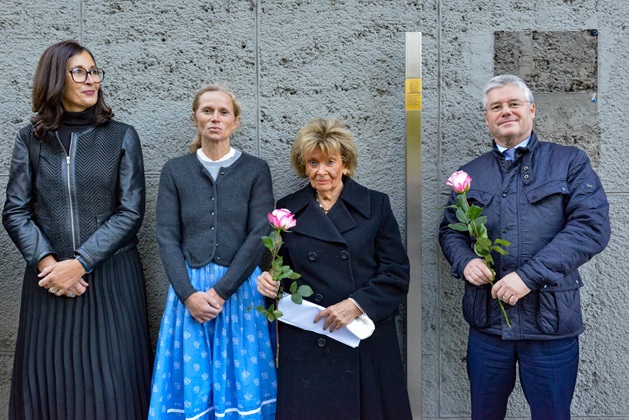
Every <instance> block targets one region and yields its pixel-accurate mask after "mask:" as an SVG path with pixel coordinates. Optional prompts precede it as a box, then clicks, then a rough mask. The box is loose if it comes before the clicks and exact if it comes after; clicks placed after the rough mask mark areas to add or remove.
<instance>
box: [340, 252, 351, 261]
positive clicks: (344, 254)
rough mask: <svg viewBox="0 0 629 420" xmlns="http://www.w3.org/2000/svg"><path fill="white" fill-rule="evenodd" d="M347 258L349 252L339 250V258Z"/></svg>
mask: <svg viewBox="0 0 629 420" xmlns="http://www.w3.org/2000/svg"><path fill="white" fill-rule="evenodd" d="M348 258H349V253H348V252H347V251H341V259H342V260H343V261H347V259H348Z"/></svg>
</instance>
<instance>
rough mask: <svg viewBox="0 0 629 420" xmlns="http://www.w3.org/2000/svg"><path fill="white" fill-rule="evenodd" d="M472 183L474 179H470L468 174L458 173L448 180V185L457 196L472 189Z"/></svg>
mask: <svg viewBox="0 0 629 420" xmlns="http://www.w3.org/2000/svg"><path fill="white" fill-rule="evenodd" d="M471 183H472V177H470V176H469V175H468V174H467V172H463V171H456V172H455V173H453V174H452V175H450V178H448V182H446V185H448V186H450V187H452V189H453V190H454V192H456V193H457V194H461V193H464V192H467V191H468V190H469V189H470V184H471Z"/></svg>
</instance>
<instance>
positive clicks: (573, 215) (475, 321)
mask: <svg viewBox="0 0 629 420" xmlns="http://www.w3.org/2000/svg"><path fill="white" fill-rule="evenodd" d="M461 170H463V171H465V172H467V173H468V174H469V175H470V176H471V177H472V184H471V189H470V190H469V191H468V192H467V199H468V202H469V203H470V204H476V205H478V206H480V207H483V213H482V215H484V216H487V218H488V219H487V224H486V226H487V231H488V233H489V237H490V239H492V240H494V239H496V238H502V239H505V240H507V241H510V242H511V245H510V246H509V247H507V248H506V250H507V251H508V252H509V254H508V255H504V256H503V255H497V254H496V255H493V257H494V261H495V263H496V264H495V267H494V268H495V270H496V280H500V279H501V278H502V277H504V276H505V275H507V274H509V273H511V272H513V271H515V272H516V273H517V274H518V275H519V276H520V277H521V278H522V280H523V281H524V283H525V284H526V285H527V286H528V288H529V289H531V292H530V293H529V294H528V295H526V296H524V297H523V298H522V299H520V300H519V301H518V303H517V304H516V305H515V306H511V305H505V308H506V310H507V313H508V316H509V320H510V322H511V324H512V328H508V327H507V326H506V324H505V323H504V320H503V317H502V315H501V313H500V308H499V306H498V302H497V301H496V300H495V299H492V298H491V293H490V290H491V287H490V286H489V285H484V286H480V287H479V286H474V285H472V284H471V283H469V282H467V281H466V282H465V294H464V297H463V314H464V317H465V319H466V321H467V322H468V323H469V324H470V325H471V326H472V327H475V328H478V329H480V330H481V331H483V332H486V333H489V334H494V335H501V336H502V338H503V339H512V340H513V339H515V340H519V339H542V340H543V339H556V338H562V337H569V336H575V335H578V334H580V333H581V332H582V331H583V320H582V317H581V302H580V294H579V289H580V288H581V286H582V285H583V282H582V281H581V276H580V275H579V272H578V271H577V269H578V268H579V267H580V266H581V265H582V264H584V263H585V262H587V261H588V260H589V259H590V258H592V257H593V256H594V255H596V254H598V253H599V252H601V251H602V250H603V249H604V248H605V246H607V243H608V241H609V237H610V232H611V228H610V224H609V204H608V202H607V198H606V196H605V191H604V190H603V186H602V185H601V182H600V180H599V179H598V176H597V175H596V173H595V172H594V171H593V170H592V167H591V166H590V160H589V159H588V156H587V155H586V154H585V152H583V151H582V150H579V149H577V148H575V147H566V146H561V145H558V144H553V143H546V142H541V141H539V139H538V138H537V135H536V134H535V133H532V135H531V140H530V141H529V144H528V146H527V147H525V148H518V149H517V150H516V156H515V161H514V162H513V164H512V165H510V166H507V165H506V164H505V161H504V156H503V155H502V153H500V152H499V151H498V149H497V148H496V146H495V145H494V150H493V151H491V152H489V153H485V154H484V155H482V156H480V157H479V158H477V159H475V160H473V161H472V162H470V163H468V164H467V165H465V166H463V167H462V168H461ZM455 199H456V196H455V194H452V195H451V197H450V201H449V204H452V203H454V200H455ZM451 210H452V209H447V210H446V211H445V214H444V219H443V222H442V224H441V228H440V231H439V240H440V242H441V249H442V250H443V254H444V255H445V257H446V258H447V259H448V261H449V262H450V264H451V265H452V275H453V276H455V277H459V278H463V270H464V269H465V266H466V265H467V263H468V262H469V261H470V260H471V259H473V258H477V256H476V254H475V253H474V251H473V250H472V247H471V241H470V237H469V235H468V234H467V233H462V232H457V231H454V230H452V229H450V228H449V227H448V224H450V223H456V222H457V220H456V217H455V215H454V212H453V211H451Z"/></svg>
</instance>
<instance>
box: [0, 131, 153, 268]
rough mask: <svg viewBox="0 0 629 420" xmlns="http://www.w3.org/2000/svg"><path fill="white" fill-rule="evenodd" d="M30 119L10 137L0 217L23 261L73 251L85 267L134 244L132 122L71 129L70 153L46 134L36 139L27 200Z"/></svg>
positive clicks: (136, 183)
mask: <svg viewBox="0 0 629 420" xmlns="http://www.w3.org/2000/svg"><path fill="white" fill-rule="evenodd" d="M32 131H33V127H32V126H31V125H29V126H27V127H24V128H23V129H21V130H20V131H19V133H18V135H17V138H16V140H15V147H14V150H13V157H12V159H11V169H10V172H9V181H8V184H7V197H6V202H5V204H4V211H3V212H2V223H3V224H4V227H5V229H6V230H7V232H8V233H9V236H10V237H11V239H12V240H13V242H14V243H15V244H16V246H17V248H18V249H19V250H20V252H21V253H22V255H23V256H24V259H25V260H26V262H27V264H28V265H29V266H33V267H36V266H37V263H38V262H39V261H40V260H41V259H42V258H43V257H45V256H46V255H49V254H53V255H54V256H55V257H56V258H57V259H58V260H64V259H70V258H74V256H75V254H77V253H78V254H80V255H81V256H82V257H83V258H84V259H85V260H86V261H87V263H88V264H89V265H90V266H91V267H93V268H94V267H97V266H98V265H99V264H100V263H102V262H103V261H105V260H106V259H108V258H109V257H111V256H112V255H114V254H115V253H116V252H121V251H123V250H126V249H130V248H132V247H134V246H135V245H136V244H137V237H136V233H137V232H138V230H139V228H140V225H141V224H142V219H143V217H144V205H145V204H144V203H145V197H144V189H145V187H144V165H143V161H142V150H141V146H140V141H139V138H138V135H137V133H136V131H135V129H134V128H133V127H131V126H130V125H127V124H123V123H120V122H117V121H110V122H109V123H108V124H107V125H105V126H102V127H96V128H91V129H89V130H87V131H85V132H83V133H81V134H79V135H77V134H73V135H72V142H71V144H70V154H69V156H67V155H66V152H65V150H64V148H63V146H62V145H61V142H60V141H59V140H58V137H57V136H56V135H55V134H54V133H48V134H47V136H46V138H45V139H44V141H42V142H41V149H40V154H39V160H38V162H39V164H38V165H39V167H38V171H37V177H36V189H37V214H36V215H35V214H34V212H33V210H32V206H31V201H32V199H33V196H34V194H33V191H32V190H33V188H32V185H31V183H32V178H31V177H32V168H31V162H30V160H29V147H30V142H31V141H38V140H36V139H33V136H32Z"/></svg>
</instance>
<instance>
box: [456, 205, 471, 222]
mask: <svg viewBox="0 0 629 420" xmlns="http://www.w3.org/2000/svg"><path fill="white" fill-rule="evenodd" d="M456 218H457V219H458V221H459V222H461V223H468V222H469V221H470V219H469V218H468V217H467V215H466V214H465V212H464V211H463V210H461V209H460V208H459V209H456Z"/></svg>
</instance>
